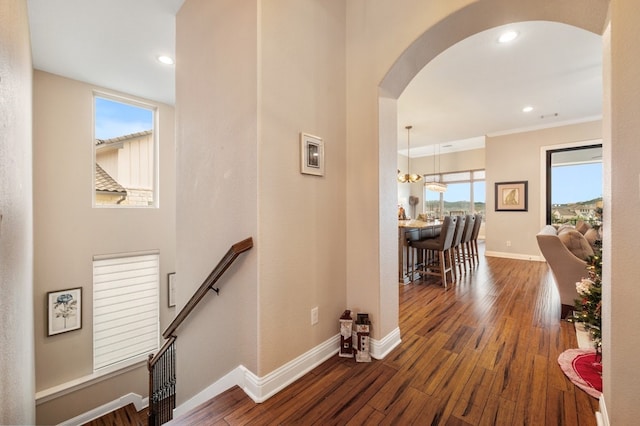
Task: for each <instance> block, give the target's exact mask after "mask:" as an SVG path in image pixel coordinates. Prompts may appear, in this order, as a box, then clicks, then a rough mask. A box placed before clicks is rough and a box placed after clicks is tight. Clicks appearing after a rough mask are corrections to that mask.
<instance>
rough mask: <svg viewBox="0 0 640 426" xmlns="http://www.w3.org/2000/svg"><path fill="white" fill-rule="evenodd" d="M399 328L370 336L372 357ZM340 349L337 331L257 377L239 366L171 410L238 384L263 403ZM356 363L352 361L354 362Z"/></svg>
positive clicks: (393, 341)
mask: <svg viewBox="0 0 640 426" xmlns="http://www.w3.org/2000/svg"><path fill="white" fill-rule="evenodd" d="M400 342H401V340H400V329H399V328H396V329H395V330H393V331H392V332H391V333H389V334H388V335H387V336H385V337H384V338H383V339H381V340H375V339H371V343H370V345H371V356H372V357H374V358H376V359H383V358H384V357H385V356H386V355H387V354H388V353H389V352H391V351H392V350H393V349H394V348H395V347H396V346H398V345H399V344H400ZM339 350H340V335H339V334H336V335H335V336H333V337H331V338H330V339H328V340H326V341H325V342H323V343H321V344H320V345H318V346H316V347H315V348H313V349H311V350H309V351H307V352H305V353H304V354H302V355H300V356H299V357H297V358H296V359H294V360H292V361H289V362H288V363H286V364H285V365H283V366H282V367H279V368H277V369H276V370H274V371H272V372H271V373H269V374H267V375H266V376H264V377H258V376H257V375H255V374H254V373H253V372H251V371H250V370H249V369H248V368H246V367H244V366H243V365H240V366H238V367H236V368H235V369H234V370H233V371H232V372H230V373H229V374H227V375H225V376H224V377H222V378H221V379H220V380H218V381H216V382H215V383H213V384H212V385H210V386H209V387H207V388H206V389H204V390H202V391H201V392H199V393H198V394H197V395H195V396H194V397H192V398H190V399H189V400H187V401H185V402H184V403H182V404H180V405H179V406H178V407H176V409H175V410H174V412H173V413H174V417H178V416H180V415H182V414H184V413H187V412H189V411H191V410H192V409H194V408H195V407H197V406H198V405H200V404H202V403H204V402H206V401H208V400H210V399H212V398H214V397H216V396H217V395H219V394H221V393H222V392H224V391H226V390H227V389H229V388H231V387H233V386H236V385H237V386H239V387H240V388H242V390H244V392H245V393H246V394H247V395H248V396H249V397H250V398H251V399H252V400H254V401H255V402H258V403H260V402H264V401H266V400H267V399H269V398H271V397H272V396H273V395H275V394H276V393H278V392H279V391H281V390H282V389H284V388H285V387H287V386H289V385H290V384H291V383H293V382H295V381H296V380H298V379H299V378H300V377H302V376H304V375H305V374H307V373H308V372H309V371H311V370H313V369H314V368H316V367H317V366H318V365H320V364H322V363H323V362H325V361H326V360H327V359H329V358H331V357H332V356H337V354H338V351H339ZM354 362H355V361H354Z"/></svg>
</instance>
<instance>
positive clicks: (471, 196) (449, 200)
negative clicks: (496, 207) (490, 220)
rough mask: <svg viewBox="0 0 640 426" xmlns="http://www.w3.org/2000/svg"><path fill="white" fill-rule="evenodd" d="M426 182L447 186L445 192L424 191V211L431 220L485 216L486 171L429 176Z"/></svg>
mask: <svg viewBox="0 0 640 426" xmlns="http://www.w3.org/2000/svg"><path fill="white" fill-rule="evenodd" d="M424 178H425V182H443V183H446V184H447V190H446V191H445V192H442V193H440V192H433V191H429V190H428V189H427V188H425V189H424V200H425V205H424V209H425V212H426V213H427V215H428V217H430V218H440V217H443V216H448V215H451V214H454V215H467V214H476V213H480V214H482V215H483V217H484V215H485V204H486V203H485V173H484V170H469V171H462V172H452V173H442V174H437V175H427V176H425V177H424Z"/></svg>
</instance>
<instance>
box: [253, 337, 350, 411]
mask: <svg viewBox="0 0 640 426" xmlns="http://www.w3.org/2000/svg"><path fill="white" fill-rule="evenodd" d="M339 350H340V335H339V334H336V335H335V336H333V337H331V338H330V339H329V340H326V341H325V342H324V343H321V344H320V345H318V346H316V347H315V348H313V349H311V350H310V351H307V352H305V353H304V354H302V355H300V356H299V357H297V358H295V359H294V360H292V361H289V362H288V363H286V364H284V365H283V366H282V367H279V368H277V369H275V370H274V371H272V372H271V373H269V374H267V375H266V376H264V377H258V376H256V375H255V374H253V373H252V372H251V371H249V370H247V369H244V370H245V375H244V383H243V384H242V386H241V387H242V389H243V390H244V391H245V392H246V394H247V395H249V397H250V398H251V399H253V400H254V401H255V402H264V401H266V400H267V399H269V398H271V397H272V396H273V395H275V394H276V393H278V392H279V391H281V390H282V389H284V388H285V387H286V386H288V385H290V384H291V383H293V382H295V381H296V380H298V379H299V378H300V377H302V376H304V375H305V374H307V373H308V372H309V371H311V370H313V369H314V368H316V367H317V366H318V365H320V364H322V363H323V362H325V361H326V360H328V359H329V358H331V357H332V356H335V355H337V353H338V351H339ZM242 368H244V367H242Z"/></svg>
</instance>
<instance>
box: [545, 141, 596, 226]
mask: <svg viewBox="0 0 640 426" xmlns="http://www.w3.org/2000/svg"><path fill="white" fill-rule="evenodd" d="M601 209H602V145H589V146H584V147H573V148H564V149H557V150H550V151H547V224H554V223H571V224H574V225H575V224H576V222H577V221H579V220H584V221H587V222H589V223H591V224H592V225H599V224H600V221H601Z"/></svg>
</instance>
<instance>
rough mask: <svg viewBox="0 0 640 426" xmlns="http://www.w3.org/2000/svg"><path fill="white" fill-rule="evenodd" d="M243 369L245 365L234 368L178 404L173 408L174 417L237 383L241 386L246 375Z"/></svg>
mask: <svg viewBox="0 0 640 426" xmlns="http://www.w3.org/2000/svg"><path fill="white" fill-rule="evenodd" d="M243 369H244V367H242V366H239V367H236V368H234V369H233V370H232V371H231V372H229V373H228V374H226V375H225V376H223V377H222V378H220V379H218V380H217V381H216V382H215V383H212V384H211V385H209V386H208V387H206V388H205V389H203V390H202V391H200V392H199V393H198V394H196V395H195V396H193V397H192V398H190V399H189V400H187V401H185V402H183V403H182V404H180V405H178V406H177V407H176V408H175V409H174V410H173V418H176V417H178V416H181V415H183V414H185V413H188V412H189V411H191V410H193V409H194V408H196V407H197V406H198V405H200V404H203V403H205V402H207V401H208V400H210V399H211V398H214V397H216V396H218V395H220V394H221V393H222V392H224V391H226V390H227V389H230V388H232V387H234V386H236V385H238V386H240V384H241V383H242V382H243V377H244V371H243ZM178 380H179V379H178Z"/></svg>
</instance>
